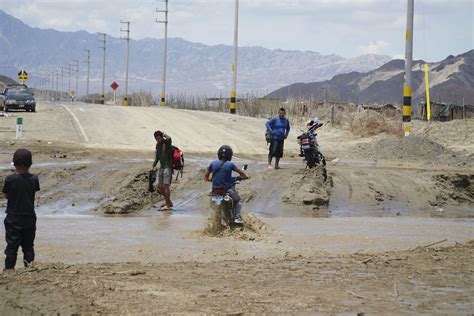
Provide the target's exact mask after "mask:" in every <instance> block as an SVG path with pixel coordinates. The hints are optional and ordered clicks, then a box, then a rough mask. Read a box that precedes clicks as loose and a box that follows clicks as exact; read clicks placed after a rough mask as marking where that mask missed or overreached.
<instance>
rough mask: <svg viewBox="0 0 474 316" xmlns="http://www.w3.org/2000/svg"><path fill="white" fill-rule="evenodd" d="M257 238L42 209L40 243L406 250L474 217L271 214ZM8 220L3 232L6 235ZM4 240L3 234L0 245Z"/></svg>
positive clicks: (463, 235)
mask: <svg viewBox="0 0 474 316" xmlns="http://www.w3.org/2000/svg"><path fill="white" fill-rule="evenodd" d="M264 222H265V223H266V224H267V226H268V232H267V233H266V234H265V235H264V237H263V238H261V239H259V240H253V241H248V240H240V239H237V238H232V237H231V238H213V237H207V236H205V235H203V234H202V230H203V229H204V228H205V225H206V218H205V217H204V216H191V215H188V214H184V213H179V212H178V213H177V214H174V213H164V212H161V213H157V214H155V215H154V216H145V217H125V218H124V217H115V216H114V217H102V216H89V215H85V216H84V215H74V216H73V215H70V216H63V215H43V216H41V215H40V216H39V217H38V224H37V226H38V230H37V238H36V241H35V244H36V246H35V250H36V252H37V260H38V261H41V262H56V261H61V262H65V263H87V262H91V263H100V262H103V263H104V262H177V261H198V262H208V261H216V260H226V259H229V260H237V259H238V260H241V259H249V258H268V257H275V256H277V257H279V256H285V255H286V256H288V255H291V256H298V255H300V254H308V253H313V254H314V253H318V252H328V253H333V254H349V253H356V252H361V253H373V252H383V251H391V250H403V249H410V248H415V247H418V246H423V245H428V244H430V243H433V242H437V241H440V240H443V239H447V242H445V243H444V244H445V245H452V244H454V243H455V242H459V243H462V242H465V241H468V240H470V239H472V238H473V237H474V235H473V234H474V232H473V224H474V222H473V221H472V220H445V219H440V220H438V219H416V218H365V217H359V218H313V219H308V218H265V219H264ZM3 229H4V228H3V225H2V227H1V228H0V234H2V235H3V234H4V231H3ZM4 246H5V244H4V240H3V239H2V240H1V241H0V248H3V247H4Z"/></svg>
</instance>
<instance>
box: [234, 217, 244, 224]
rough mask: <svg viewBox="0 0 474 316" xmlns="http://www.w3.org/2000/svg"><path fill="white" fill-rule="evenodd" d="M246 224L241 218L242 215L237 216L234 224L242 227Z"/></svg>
mask: <svg viewBox="0 0 474 316" xmlns="http://www.w3.org/2000/svg"><path fill="white" fill-rule="evenodd" d="M243 223H244V221H243V219H242V217H240V215H237V216H236V217H235V218H234V224H239V225H242V224H243Z"/></svg>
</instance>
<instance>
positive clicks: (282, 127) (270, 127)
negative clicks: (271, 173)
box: [265, 108, 290, 169]
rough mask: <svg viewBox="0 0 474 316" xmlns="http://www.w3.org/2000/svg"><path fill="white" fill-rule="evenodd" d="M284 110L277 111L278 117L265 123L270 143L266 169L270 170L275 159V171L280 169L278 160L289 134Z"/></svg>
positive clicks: (281, 155) (288, 123) (288, 125)
mask: <svg viewBox="0 0 474 316" xmlns="http://www.w3.org/2000/svg"><path fill="white" fill-rule="evenodd" d="M285 115H286V111H285V109H284V108H280V109H279V110H278V116H276V117H272V118H271V119H269V120H268V121H267V123H266V124H265V127H266V128H267V131H269V132H270V135H271V142H270V148H269V150H268V168H269V169H271V168H272V160H273V157H275V169H280V166H279V164H280V158H281V157H283V145H284V142H285V139H286V138H287V137H288V134H289V133H290V122H289V121H288V120H287V119H286V117H285Z"/></svg>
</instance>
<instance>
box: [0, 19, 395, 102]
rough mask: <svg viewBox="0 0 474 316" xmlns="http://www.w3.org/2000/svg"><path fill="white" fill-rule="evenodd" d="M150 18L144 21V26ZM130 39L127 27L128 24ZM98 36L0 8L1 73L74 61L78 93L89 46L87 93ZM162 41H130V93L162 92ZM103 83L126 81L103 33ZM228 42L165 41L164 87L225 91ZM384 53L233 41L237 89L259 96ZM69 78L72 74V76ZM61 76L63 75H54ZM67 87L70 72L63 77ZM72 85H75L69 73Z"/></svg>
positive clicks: (95, 74)
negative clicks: (32, 21) (44, 25)
mask: <svg viewBox="0 0 474 316" xmlns="http://www.w3.org/2000/svg"><path fill="white" fill-rule="evenodd" d="M152 22H153V21H151V22H150V24H151V23H152ZM132 37H133V30H132ZM98 39H99V38H98V35H97V34H91V33H88V32H86V31H78V32H61V31H57V30H53V29H40V28H33V27H30V26H28V25H26V24H25V23H23V22H22V21H20V20H19V19H17V18H15V17H13V16H11V15H9V14H7V13H5V12H3V11H1V10H0V74H3V75H7V76H10V77H13V78H16V74H17V73H18V71H19V70H20V69H25V70H27V72H28V73H29V75H30V81H29V84H30V85H35V84H38V80H39V78H46V77H47V76H48V75H51V72H54V71H56V69H57V68H58V67H60V66H66V65H67V64H69V63H72V61H73V60H80V61H81V62H80V74H79V76H80V80H79V81H80V88H79V94H81V92H82V93H84V90H85V88H84V87H85V82H86V64H85V63H84V49H89V50H90V51H91V80H90V85H91V88H90V92H91V93H93V92H98V91H99V88H100V85H101V80H102V53H103V51H102V50H101V49H99V48H98V44H99V43H98ZM163 44H164V40H163V39H151V38H146V39H142V40H133V39H132V40H131V41H130V68H129V87H130V90H131V91H138V90H144V91H151V92H152V93H153V94H154V95H158V94H159V91H161V74H162V66H163V65H162V60H163ZM106 47H107V50H106V79H105V82H106V88H107V91H109V90H110V88H109V85H110V83H111V82H112V81H114V80H115V81H117V82H118V83H119V84H120V85H121V86H122V87H123V86H124V79H125V58H126V57H125V54H126V43H125V41H123V40H121V39H120V38H115V37H112V36H107V44H106ZM232 51H233V49H232V46H227V45H213V46H208V45H204V44H200V43H193V42H189V41H186V40H184V39H182V38H170V39H169V40H168V68H167V69H168V73H167V88H168V91H174V92H186V93H188V94H196V95H204V94H206V95H218V94H220V93H222V94H223V95H228V94H229V91H230V82H231V69H232V67H231V64H232ZM389 60H391V58H390V57H388V56H382V55H362V56H358V57H354V58H343V57H341V56H338V55H322V54H319V53H317V52H311V51H296V50H294V51H293V50H282V49H274V50H270V49H266V48H263V47H239V52H238V86H237V91H238V93H253V94H256V95H264V94H267V93H268V92H270V91H272V90H274V89H277V88H279V87H281V86H285V85H288V84H291V83H294V82H314V81H322V80H327V79H330V78H332V77H333V76H334V75H337V74H341V73H348V72H352V71H358V72H365V71H370V70H373V69H376V68H378V67H380V66H381V65H383V64H385V63H386V62H387V61H389ZM73 78H75V74H74V75H73ZM60 82H61V79H60ZM63 82H64V86H63V91H67V83H68V75H67V74H66V75H65V77H63ZM72 82H73V84H72V87H74V85H75V81H74V79H72Z"/></svg>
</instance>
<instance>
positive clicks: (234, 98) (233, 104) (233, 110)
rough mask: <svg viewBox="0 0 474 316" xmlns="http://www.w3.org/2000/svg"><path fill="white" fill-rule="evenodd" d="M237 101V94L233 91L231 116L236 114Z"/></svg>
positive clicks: (231, 95)
mask: <svg viewBox="0 0 474 316" xmlns="http://www.w3.org/2000/svg"><path fill="white" fill-rule="evenodd" d="M236 101H237V98H236V93H235V91H232V93H231V94H230V113H231V114H235V110H236V108H237V106H236V103H237V102H236Z"/></svg>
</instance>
